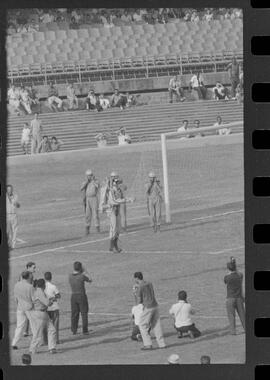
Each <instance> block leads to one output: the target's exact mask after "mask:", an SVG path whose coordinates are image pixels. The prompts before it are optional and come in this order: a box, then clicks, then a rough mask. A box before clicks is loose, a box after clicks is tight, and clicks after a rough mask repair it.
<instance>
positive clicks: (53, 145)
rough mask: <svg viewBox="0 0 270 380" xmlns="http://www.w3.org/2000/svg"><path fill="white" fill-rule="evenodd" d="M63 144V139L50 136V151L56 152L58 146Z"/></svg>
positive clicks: (58, 148)
mask: <svg viewBox="0 0 270 380" xmlns="http://www.w3.org/2000/svg"><path fill="white" fill-rule="evenodd" d="M63 144H64V142H63V140H60V139H57V138H56V137H55V136H52V137H51V140H50V148H51V151H52V152H57V151H59V150H60V147H61V146H62V145H63Z"/></svg>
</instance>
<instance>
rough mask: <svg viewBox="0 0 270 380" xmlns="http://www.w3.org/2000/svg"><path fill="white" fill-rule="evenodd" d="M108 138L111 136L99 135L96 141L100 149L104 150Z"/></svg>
mask: <svg viewBox="0 0 270 380" xmlns="http://www.w3.org/2000/svg"><path fill="white" fill-rule="evenodd" d="M108 138H109V134H108V133H98V134H97V135H96V136H95V137H94V139H95V140H96V142H97V146H98V148H104V147H105V146H107V144H108Z"/></svg>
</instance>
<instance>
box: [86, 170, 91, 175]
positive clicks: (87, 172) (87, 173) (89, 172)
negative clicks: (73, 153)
mask: <svg viewBox="0 0 270 380" xmlns="http://www.w3.org/2000/svg"><path fill="white" fill-rule="evenodd" d="M92 174H93V172H92V170H91V169H87V170H86V172H85V175H92Z"/></svg>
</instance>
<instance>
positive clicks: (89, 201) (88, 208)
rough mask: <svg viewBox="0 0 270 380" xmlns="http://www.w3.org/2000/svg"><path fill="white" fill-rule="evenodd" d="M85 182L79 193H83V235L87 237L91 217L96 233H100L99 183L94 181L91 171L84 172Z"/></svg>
mask: <svg viewBox="0 0 270 380" xmlns="http://www.w3.org/2000/svg"><path fill="white" fill-rule="evenodd" d="M85 175H86V180H85V181H84V182H83V183H82V186H81V191H82V192H83V202H84V209H85V222H86V226H85V234H86V235H89V233H90V226H91V221H92V217H93V218H94V223H95V226H96V230H97V232H100V223H99V214H98V191H99V187H100V185H99V182H98V181H97V180H96V178H95V176H94V174H93V172H92V170H90V169H88V170H86V172H85Z"/></svg>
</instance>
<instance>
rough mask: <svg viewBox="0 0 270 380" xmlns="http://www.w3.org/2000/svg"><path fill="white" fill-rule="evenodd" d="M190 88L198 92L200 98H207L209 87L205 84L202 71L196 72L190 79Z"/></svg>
mask: <svg viewBox="0 0 270 380" xmlns="http://www.w3.org/2000/svg"><path fill="white" fill-rule="evenodd" d="M190 88H192V89H193V90H194V91H196V92H197V94H198V97H199V99H205V98H206V93H207V89H206V87H205V86H204V82H203V77H202V75H201V73H200V72H198V73H197V74H194V75H193V76H192V78H191V80H190Z"/></svg>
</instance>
